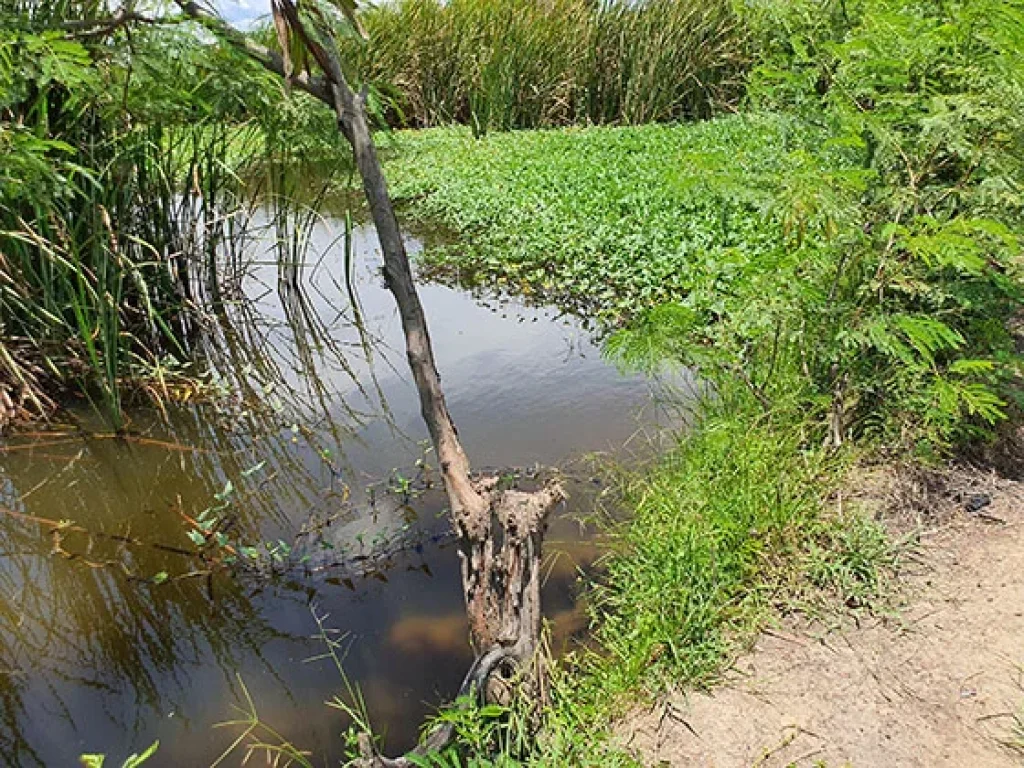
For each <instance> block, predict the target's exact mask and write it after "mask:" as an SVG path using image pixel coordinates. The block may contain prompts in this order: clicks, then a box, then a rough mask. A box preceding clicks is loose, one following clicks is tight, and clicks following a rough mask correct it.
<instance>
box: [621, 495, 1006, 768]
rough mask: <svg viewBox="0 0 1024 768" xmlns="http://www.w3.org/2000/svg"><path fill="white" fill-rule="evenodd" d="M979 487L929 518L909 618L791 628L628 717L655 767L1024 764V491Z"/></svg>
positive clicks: (633, 740) (909, 585)
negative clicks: (977, 503)
mask: <svg viewBox="0 0 1024 768" xmlns="http://www.w3.org/2000/svg"><path fill="white" fill-rule="evenodd" d="M970 484H972V485H973V487H971V488H968V490H967V491H966V492H964V491H960V492H955V493H949V492H948V490H947V492H946V493H945V494H944V499H945V502H946V505H947V507H949V509H948V510H947V512H946V513H945V514H943V515H942V516H941V518H940V519H941V522H938V521H937V520H936V519H934V518H933V519H932V520H931V521H930V522H929V523H928V524H927V526H926V527H927V528H929V529H930V530H929V531H928V533H926V534H925V535H924V536H923V537H922V540H921V545H920V548H919V549H918V550H916V552H915V558H914V565H913V566H912V567H910V568H908V569H907V572H905V573H903V574H902V578H903V579H904V580H905V583H906V589H905V590H903V594H904V601H905V604H904V606H903V607H902V608H901V609H900V610H899V611H898V613H897V615H895V616H893V617H889V618H884V619H883V618H878V617H872V618H869V619H866V620H865V619H863V618H862V619H861V620H860V621H859V622H858V623H854V622H852V620H847V622H846V623H845V625H844V626H843V627H842V628H840V629H833V630H831V631H826V630H825V629H823V628H822V627H821V626H820V624H819V625H813V624H810V623H808V622H807V621H806V620H791V621H787V622H784V623H783V624H782V625H781V626H780V627H779V628H778V629H776V630H773V631H769V632H766V633H765V634H764V635H762V637H761V638H760V639H759V640H758V642H757V644H756V646H755V648H754V649H753V651H752V652H751V653H750V654H748V655H747V656H746V657H744V658H742V659H741V660H740V661H739V662H738V663H737V664H736V666H735V667H734V669H733V670H731V671H730V672H729V673H728V674H727V675H726V680H725V682H724V683H723V684H722V685H721V686H719V687H718V688H716V689H715V690H713V691H712V692H711V693H693V692H690V693H680V694H678V695H672V696H669V697H667V698H665V699H663V700H661V701H660V702H659V703H658V704H657V705H656V706H655V707H654V708H653V709H648V710H644V711H638V712H635V713H633V714H632V715H631V716H630V717H628V718H626V720H625V721H624V722H623V723H622V724H621V727H620V729H619V733H620V735H621V738H622V740H623V742H624V743H626V744H627V745H628V747H629V748H630V749H631V750H632V751H633V752H634V753H635V754H636V755H637V756H638V757H640V758H641V759H642V760H643V761H644V762H645V764H648V765H654V766H658V765H667V766H688V767H689V766H692V767H693V768H710V767H711V766H714V767H715V768H739V766H743V767H747V766H764V767H765V768H781V767H783V766H828V768H835V767H837V766H853V767H854V768H889V767H890V766H891V767H892V768H912V767H913V768H916V767H917V766H920V767H921V768H939V767H940V766H949V767H950V768H952V767H954V766H955V767H956V768H989V767H991V768H997V767H998V768H1002V767H1003V766H1006V767H1007V768H1009V767H1011V766H1022V765H1024V752H1021V751H1015V750H1014V749H1013V748H1012V746H1010V742H1011V740H1012V739H1013V729H1014V718H1013V715H1014V714H1018V715H1024V485H1021V484H1015V483H1011V482H1008V481H1002V480H996V479H994V478H988V479H984V478H983V479H980V480H979V478H978V477H975V478H973V479H971V480H970ZM982 486H984V487H982ZM978 490H982V491H984V493H985V498H990V499H991V503H988V504H987V505H986V506H985V507H984V508H982V509H980V510H975V511H974V512H968V511H967V508H969V507H970V506H971V505H970V504H965V503H964V501H965V499H969V498H971V496H970V494H972V493H974V492H975V491H978Z"/></svg>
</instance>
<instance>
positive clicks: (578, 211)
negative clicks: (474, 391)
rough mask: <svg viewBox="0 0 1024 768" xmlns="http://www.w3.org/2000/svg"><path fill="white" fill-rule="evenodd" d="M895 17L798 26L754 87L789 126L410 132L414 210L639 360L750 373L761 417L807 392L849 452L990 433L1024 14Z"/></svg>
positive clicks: (407, 149)
mask: <svg viewBox="0 0 1024 768" xmlns="http://www.w3.org/2000/svg"><path fill="white" fill-rule="evenodd" d="M890 5H891V4H886V3H883V2H880V3H876V4H874V6H877V7H871V8H867V7H865V8H862V9H861V13H863V14H864V18H865V19H867V20H868V21H865V22H864V24H853V23H852V22H851V27H850V28H849V30H848V31H847V32H846V33H845V34H844V37H843V40H842V42H833V41H831V38H829V39H827V40H820V41H817V42H816V43H812V41H804V42H802V43H799V41H800V40H801V38H800V33H799V32H795V31H792V30H791V32H790V39H792V40H794V41H798V43H799V44H797V45H796V50H794V51H792V52H790V53H789V54H786V55H787V56H791V57H792V58H793V59H794V60H793V61H791V62H790V61H788V60H787V61H786V62H785V64H786V68H785V69H780V67H779V64H778V63H777V62H769V63H766V64H765V65H764V66H762V67H760V68H759V69H758V70H757V71H756V72H755V77H754V84H755V87H754V88H753V90H752V97H751V98H752V100H753V103H754V105H755V106H763V105H770V106H772V107H773V108H774V109H775V110H777V111H776V112H775V113H773V114H758V113H757V112H756V111H755V112H754V113H752V114H749V115H746V116H737V117H731V118H725V119H721V120H717V121H713V122H710V123H705V124H703V125H698V126H645V127H643V128H639V129H600V130H588V131H566V132H558V133H543V134H529V135H521V134H508V135H495V136H490V137H486V138H485V139H483V140H481V141H474V140H472V139H471V138H470V137H469V136H468V135H467V134H465V133H459V132H457V131H448V132H445V133H436V132H432V133H430V134H426V135H411V136H408V137H403V138H402V139H401V141H400V143H399V151H398V153H397V156H396V159H395V161H394V162H393V164H392V166H391V167H392V169H393V172H394V174H395V176H396V178H399V179H401V183H400V184H399V185H398V187H397V190H398V192H399V193H400V194H402V195H404V196H405V197H406V198H408V199H409V200H410V201H412V202H413V208H412V210H413V212H414V213H415V214H416V215H420V216H424V217H426V218H430V219H436V218H439V219H441V220H442V221H444V222H445V223H446V224H447V225H448V226H450V227H453V228H454V229H455V230H457V231H458V232H460V233H462V234H463V235H465V244H463V243H460V244H459V245H457V246H453V247H451V248H447V249H442V250H439V251H435V252H434V253H432V254H430V255H429V258H430V260H431V264H432V265H433V266H435V267H436V268H439V269H442V270H444V271H447V272H448V273H450V274H455V273H458V274H459V276H460V277H467V276H468V277H470V278H471V279H473V278H475V279H478V280H484V281H486V282H488V283H497V284H498V285H505V286H507V287H508V288H509V289H511V290H515V291H519V292H525V293H528V294H531V295H536V296H538V297H540V298H542V299H544V300H549V301H555V302H558V303H562V304H567V305H568V306H570V307H572V308H574V309H577V310H579V311H582V312H584V313H585V314H588V315H590V316H596V317H597V318H599V319H600V320H601V321H602V322H603V323H605V324H606V326H610V327H612V328H616V327H620V326H623V325H624V326H626V330H625V331H624V332H623V333H621V334H619V335H618V336H617V337H615V338H614V339H613V340H612V341H611V345H610V349H611V351H612V352H613V354H615V355H616V356H618V357H620V358H623V359H625V360H627V361H629V362H633V363H635V364H644V363H645V362H652V361H657V360H659V359H663V358H665V357H671V358H674V359H677V360H680V361H682V362H685V363H687V364H690V365H694V366H696V367H698V368H699V369H700V370H701V371H702V373H703V374H704V375H705V376H710V377H712V378H715V377H720V376H723V375H724V376H728V377H734V378H735V377H738V378H740V379H741V380H743V381H745V382H746V383H747V385H748V387H749V389H750V390H751V392H752V393H753V394H754V395H755V397H756V399H757V400H758V401H759V402H761V403H762V404H763V405H764V406H765V407H770V405H771V404H772V403H773V402H774V401H775V400H776V398H777V397H778V396H780V395H782V394H786V395H787V396H788V394H789V393H791V392H793V391H799V392H802V393H803V397H804V398H805V399H806V406H807V407H808V408H809V409H811V410H812V411H813V412H816V413H817V414H818V416H819V421H818V430H819V432H820V436H821V439H822V440H826V439H827V440H828V441H829V442H831V443H833V444H839V443H842V442H844V441H846V440H847V439H849V438H850V437H859V436H865V435H866V436H871V437H876V438H880V439H882V440H884V441H885V442H886V443H888V444H889V445H891V446H893V447H900V448H909V447H914V448H917V449H919V450H920V451H923V452H940V451H941V450H942V449H943V448H944V447H945V446H948V445H950V444H951V443H952V442H955V441H956V440H958V439H960V438H963V437H969V436H972V435H976V434H979V433H981V432H984V430H985V427H986V425H989V424H991V423H992V422H994V421H996V420H998V419H1000V418H1002V416H1003V415H1004V414H1005V412H1006V407H1007V406H1008V404H1009V401H1010V399H1011V398H1012V397H1013V396H1014V394H1015V391H1014V388H1013V387H1012V386H1010V384H1011V381H1012V379H1013V377H1014V376H1015V375H1016V373H1017V358H1016V356H1015V355H1014V353H1013V344H1012V338H1011V335H1010V332H1009V330H1008V322H1009V320H1010V319H1011V317H1012V316H1013V314H1014V313H1015V312H1016V311H1017V308H1018V307H1019V302H1020V279H1019V278H1020V245H1019V241H1018V236H1017V233H1018V231H1019V227H1020V210H1021V209H1020V198H1019V182H1018V181H1017V180H1016V179H1017V172H1018V168H1019V163H1020V161H1021V154H1020V153H1021V150H1020V147H1021V143H1020V142H1021V137H1022V136H1024V132H1022V131H1021V126H1020V124H1019V122H1018V121H1019V118H1018V115H1019V105H1020V103H1021V101H1020V99H1021V90H1020V78H1021V76H1022V73H1024V63H1022V62H1021V61H1020V60H1019V59H1020V56H1021V54H1020V50H1021V48H1020V46H1019V45H1013V44H1011V43H1012V41H1011V40H1008V39H1006V36H1007V35H1008V34H1012V32H1013V30H1015V29H1016V30H1017V31H1018V34H1019V28H1020V11H1019V9H1015V7H1014V6H1012V5H1007V4H1003V3H997V4H994V5H993V7H992V8H990V9H988V10H989V11H991V12H990V13H986V12H985V9H983V8H981V6H979V5H978V4H973V3H972V4H970V5H969V6H965V7H964V8H969V9H970V10H965V9H964V8H960V7H959V6H953V8H954V10H953V11H951V13H954V14H959V15H961V16H964V18H960V17H959V16H957V17H955V18H951V19H944V18H942V13H940V12H938V11H936V12H935V14H938V15H936V16H935V17H934V18H933V17H932V16H929V15H928V14H927V13H926V12H925V10H924V9H922V8H904V9H903V10H892V8H897V6H892V8H890V7H889V6H890ZM996 6H998V7H996ZM899 8H903V7H902V6H899ZM1008 9H1009V10H1008ZM1014 10H1016V15H1015V14H1014V13H1013V11H1014ZM793 13H794V15H795V17H796V18H797V20H799V19H800V18H802V17H801V16H800V14H799V13H798V12H797V11H794V12H793ZM943 13H945V12H943ZM886 14H888V16H886ZM789 18H790V17H789V16H786V19H789ZM911 22H913V23H911ZM880 23H884V31H885V34H883V33H882V32H881V31H879V29H878V27H879V24H880ZM1015 24H1016V26H1014V25H1015ZM901 25H902V26H901ZM929 30H931V35H929V34H928V31H929ZM816 32H817V27H814V26H811V27H809V28H807V29H805V30H803V33H804V34H806V35H813V34H816ZM828 34H829V35H831V34H832V32H831V30H830V29H829V31H828ZM886 34H887V35H888V36H889V37H886V36H885V35H886ZM958 36H962V37H958ZM880 46H885V50H882V51H879V52H874V53H872V51H873V50H874V48H877V47H880ZM819 48H820V50H821V51H822V53H820V54H818V55H817V56H818V58H813V61H811V60H809V59H808V58H807V57H812V54H811V53H808V51H812V50H817V49H819ZM917 49H922V50H923V53H921V54H920V56H918V57H917V58H916V59H915V58H914V57H913V56H911V57H910V58H909V59H908V58H906V57H905V56H904V54H905V52H906V51H910V52H911V53H913V51H915V50H917ZM797 51H799V52H800V54H799V55H798V54H797ZM780 55H782V54H780ZM904 60H906V61H910V62H911V63H912V64H913V62H915V61H916V62H917V65H918V66H919V67H921V68H922V71H921V72H918V71H916V70H914V69H913V67H912V66H910V65H905V64H904V63H903V62H904ZM908 66H910V68H909V69H908V68H907V67H908ZM929 67H934V68H935V70H936V71H934V72H931V71H929V69H928V68H929ZM780 73H781V74H780ZM947 73H948V74H947ZM826 75H827V78H828V79H830V81H831V86H830V87H829V88H828V89H827V90H825V92H824V93H819V91H820V90H821V88H822V86H821V81H822V79H823V78H826ZM794 80H796V81H799V83H800V84H802V86H803V89H802V90H801V89H800V88H798V87H797V85H795V84H794ZM922 82H924V83H927V84H929V85H928V87H927V88H924V89H922V88H921V83H922ZM868 105H870V108H868ZM783 107H785V112H784V113H781V114H780V111H781V110H782V108H783ZM979 115H984V120H981V119H979V117H978V116H979Z"/></svg>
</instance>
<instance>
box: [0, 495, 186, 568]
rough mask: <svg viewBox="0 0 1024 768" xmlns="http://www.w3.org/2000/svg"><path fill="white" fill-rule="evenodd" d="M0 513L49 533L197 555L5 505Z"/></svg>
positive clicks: (166, 545)
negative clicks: (79, 535)
mask: <svg viewBox="0 0 1024 768" xmlns="http://www.w3.org/2000/svg"><path fill="white" fill-rule="evenodd" d="M0 514H4V515H7V516H9V517H13V518H15V519H17V520H24V521H26V522H29V523H38V524H39V525H42V526H44V527H46V528H49V530H50V532H51V533H54V532H56V533H61V532H64V531H74V532H75V533H83V534H85V535H86V536H89V537H96V538H100V539H107V540H109V541H116V542H119V543H121V544H131V545H132V546H136V547H153V548H154V549H159V550H162V551H164V552H172V553H174V554H176V555H184V556H185V557H197V554H196V553H195V552H189V551H188V550H187V549H181V548H180V547H174V546H171V545H170V544H160V543H159V542H155V541H142V540H140V539H136V538H134V537H133V536H125V535H122V534H119V533H106V532H104V531H90V530H89V529H88V528H83V527H82V526H80V525H74V524H73V523H70V522H68V521H65V520H48V519H47V518H45V517H36V516H35V515H27V514H25V513H24V512H15V511H14V510H13V509H8V508H7V507H0Z"/></svg>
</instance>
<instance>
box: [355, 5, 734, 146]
mask: <svg viewBox="0 0 1024 768" xmlns="http://www.w3.org/2000/svg"><path fill="white" fill-rule="evenodd" d="M361 18H362V21H363V24H364V26H365V28H366V32H367V35H368V39H369V42H368V43H366V44H356V43H354V42H353V43H352V44H351V46H350V49H349V58H350V60H352V61H355V62H357V64H356V66H357V67H358V69H359V71H360V72H361V74H362V75H363V76H364V77H365V78H367V79H368V80H369V81H370V82H372V83H374V84H375V85H376V86H377V88H378V90H379V91H380V92H381V93H382V94H385V95H386V96H387V97H388V101H389V103H390V110H389V113H388V114H389V119H390V121H391V122H392V123H393V124H396V125H404V126H411V127H418V128H423V127H428V126H437V125H446V124H449V123H453V122H457V123H462V124H466V125H471V126H473V128H474V129H475V130H476V131H477V132H481V131H484V130H488V129H510V128H543V127H551V126H559V125H570V124H596V123H631V124H640V123H647V122H653V121H664V120H683V119H690V118H700V117H707V116H708V115H710V114H711V113H712V112H713V111H714V110H715V109H716V107H718V106H721V105H723V104H727V103H730V102H732V101H734V100H735V98H736V97H737V95H738V94H739V92H740V89H739V86H740V82H741V79H742V74H743V72H744V70H745V66H746V63H747V61H748V60H749V57H748V49H747V45H746V43H747V37H746V27H744V26H743V25H741V24H740V22H739V19H738V18H737V16H736V14H735V13H734V12H733V10H732V4H731V3H730V2H729V0H650V1H649V2H643V3H636V2H630V0H602V2H593V1H592V0H552V1H551V2H541V3H539V2H535V1H534V0H451V1H450V2H442V0H400V1H399V2H395V3H382V4H380V5H378V6H376V7H372V8H370V9H368V10H367V11H366V12H364V13H363V14H362V16H361Z"/></svg>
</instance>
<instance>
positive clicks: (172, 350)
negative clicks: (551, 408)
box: [0, 0, 288, 428]
mask: <svg viewBox="0 0 1024 768" xmlns="http://www.w3.org/2000/svg"><path fill="white" fill-rule="evenodd" d="M55 6H60V7H59V9H57V10H56V11H55ZM109 13H110V11H109V9H108V8H106V7H105V4H104V3H103V2H100V1H99V0H87V1H86V2H70V1H67V2H60V3H55V4H54V3H46V2H32V1H30V0H24V1H23V2H20V3H18V4H12V5H5V6H4V8H3V9H2V11H0V30H2V31H0V254H2V255H0V347H2V349H0V352H2V354H0V402H7V401H10V400H14V401H16V404H20V406H21V407H22V408H23V409H24V410H27V411H36V412H37V413H39V412H45V411H47V410H48V409H49V408H50V407H52V405H53V402H52V400H51V399H48V395H52V394H54V393H55V392H57V391H59V390H61V389H64V388H69V389H73V390H77V391H80V392H84V393H86V394H87V395H88V396H89V397H90V399H93V400H94V401H96V402H97V404H98V405H99V406H100V407H101V408H102V410H103V411H104V412H105V413H106V414H107V416H108V417H109V420H110V421H111V422H112V425H113V426H115V427H117V428H120V427H121V426H122V410H121V398H122V393H123V392H124V391H125V382H126V381H127V380H128V379H129V378H130V377H131V373H132V371H133V369H145V370H153V369H157V370H159V369H160V367H161V366H162V365H163V361H164V360H165V359H166V357H167V356H168V355H172V356H176V357H178V358H179V359H182V360H184V359H185V358H186V356H187V351H188V347H189V346H190V344H191V339H192V336H193V331H194V330H195V327H194V326H195V313H194V312H192V310H193V309H194V308H195V307H196V306H199V305H200V304H203V303H206V304H210V303H216V302H217V301H219V300H220V298H221V280H220V278H221V276H222V275H223V274H225V273H228V274H230V273H231V271H232V270H231V267H232V261H233V260H237V257H238V253H237V251H236V250H235V249H233V248H232V247H230V246H231V244H232V243H233V242H234V241H236V240H237V238H238V234H239V232H238V220H237V216H236V212H237V211H238V210H239V209H240V207H241V206H243V204H245V202H246V199H247V198H246V195H248V184H247V183H246V182H245V181H244V180H243V179H242V178H241V177H240V176H239V174H238V170H239V169H240V168H243V167H252V166H255V165H257V164H258V161H259V160H260V158H261V157H263V153H264V152H265V151H266V144H265V142H264V138H265V136H266V131H265V130H263V128H264V126H259V127H257V123H258V118H257V117H256V115H259V114H264V115H268V116H270V115H272V116H273V118H274V119H276V120H279V121H282V122H285V121H287V119H288V116H287V115H285V114H282V113H281V111H280V110H279V109H278V108H279V105H280V103H281V102H282V99H283V96H282V95H281V93H280V89H279V88H278V87H277V86H276V84H271V83H270V81H269V80H267V79H261V78H262V75H260V74H258V73H254V70H253V68H252V67H251V66H249V64H248V63H247V62H245V61H243V60H239V59H237V57H236V58H231V57H230V56H227V55H225V54H224V53H223V52H221V51H219V50H218V49H215V48H214V47H212V46H207V45H204V44H203V43H202V41H201V40H200V39H199V38H197V36H196V35H195V34H194V32H193V31H188V30H185V31H181V32H179V31H176V30H174V29H160V30H148V29H139V30H136V31H135V32H134V33H133V34H132V36H131V38H130V39H129V38H128V37H126V33H125V32H124V30H118V31H113V32H103V33H101V34H97V33H95V31H94V29H93V28H91V27H89V26H88V25H89V23H90V20H94V19H95V18H97V17H99V18H102V17H104V16H106V15H109ZM77 22H82V23H83V24H84V26H82V27H81V28H80V29H83V30H85V31H84V32H82V33H81V34H78V33H77V30H78V29H79V27H76V26H75V24H76V23H77ZM69 30H71V31H69ZM268 120H269V118H268ZM234 266H235V267H236V269H235V270H234V271H236V272H237V265H234ZM0 411H4V414H0V427H2V426H3V423H2V422H3V420H4V418H5V416H6V417H9V416H10V413H9V411H10V409H9V408H7V409H4V408H0Z"/></svg>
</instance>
